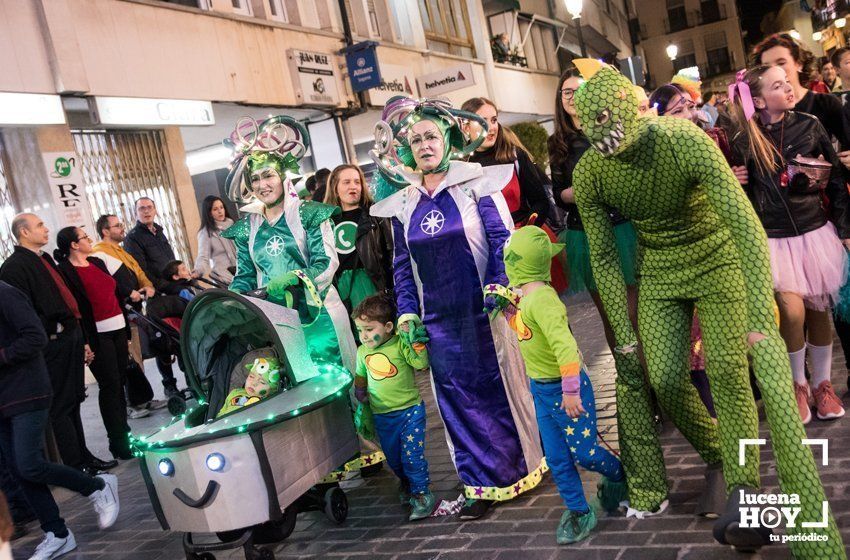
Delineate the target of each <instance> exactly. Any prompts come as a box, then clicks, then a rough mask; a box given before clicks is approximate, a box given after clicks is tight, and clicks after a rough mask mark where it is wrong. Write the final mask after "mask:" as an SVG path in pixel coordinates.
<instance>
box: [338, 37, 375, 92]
mask: <svg viewBox="0 0 850 560" xmlns="http://www.w3.org/2000/svg"><path fill="white" fill-rule="evenodd" d="M377 46H378V43H376V42H375V41H364V42H362V43H357V44H355V45H351V46H350V47H346V48H344V49H342V52H343V53H345V64H346V66H348V79H349V80H351V89H352V90H354V91H355V92H360V91H365V90H367V89H370V88H373V87H378V86H380V85H381V69H380V68H379V67H378V53H377V51H376V47H377Z"/></svg>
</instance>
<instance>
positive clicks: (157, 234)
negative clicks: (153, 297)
mask: <svg viewBox="0 0 850 560" xmlns="http://www.w3.org/2000/svg"><path fill="white" fill-rule="evenodd" d="M136 218H137V219H138V221H137V222H136V226H135V227H134V228H133V229H131V230H130V233H128V234H127V237H125V238H124V249H126V250H127V252H128V253H130V254H131V255H132V256H133V258H134V259H136V261H137V262H138V263H139V266H141V267H142V270H144V272H145V275H146V276H147V277H148V278H150V280H151V282H153V285H154V287H155V288H156V289H157V290H160V289H161V288H162V286H163V285H164V284H165V282H166V281H167V280H166V279H165V278H163V277H162V271H163V270H164V269H165V267H166V265H168V263H170V262H171V261H173V260H174V259H175V257H174V250H173V249H172V248H171V243H169V242H168V238H167V237H165V232H164V231H163V229H162V226H161V225H159V224H157V223H156V222H155V221H154V220H156V204H155V203H154V201H153V200H151V199H150V198H147V197H142V198H140V199H139V200H137V201H136ZM173 363H174V358H173V357H172V356H157V357H156V367H157V368H158V369H159V373H160V375H161V376H162V386H163V389H164V391H165V396H166V398H170V397H172V396H174V395H177V394H179V393H180V391H179V390H178V389H177V378H175V377H174V368H173V366H172V364H173Z"/></svg>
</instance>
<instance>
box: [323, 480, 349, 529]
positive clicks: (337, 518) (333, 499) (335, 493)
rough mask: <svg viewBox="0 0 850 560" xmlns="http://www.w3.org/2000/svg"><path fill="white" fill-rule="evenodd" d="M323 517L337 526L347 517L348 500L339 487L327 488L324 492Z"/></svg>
mask: <svg viewBox="0 0 850 560" xmlns="http://www.w3.org/2000/svg"><path fill="white" fill-rule="evenodd" d="M325 515H327V516H328V519H330V520H331V521H333V522H334V523H336V524H337V525H339V524H342V522H343V521H345V518H346V517H348V498H346V496H345V492H343V491H342V488H340V487H339V486H334V487H333V488H328V490H327V491H326V492H325Z"/></svg>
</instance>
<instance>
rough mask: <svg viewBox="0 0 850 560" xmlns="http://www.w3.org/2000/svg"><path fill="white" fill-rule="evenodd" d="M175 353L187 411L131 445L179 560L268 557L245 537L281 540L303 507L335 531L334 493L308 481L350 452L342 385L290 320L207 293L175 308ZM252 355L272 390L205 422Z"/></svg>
mask: <svg viewBox="0 0 850 560" xmlns="http://www.w3.org/2000/svg"><path fill="white" fill-rule="evenodd" d="M180 346H181V352H182V355H183V361H184V364H185V367H186V372H185V373H186V378H187V381H188V383H189V384H190V386H191V388H192V389H193V390H194V391H195V393H196V394H197V395H199V397H200V398H199V404H198V406H197V407H195V408H193V409H191V410H190V411H188V412H187V413H186V414H185V415H184V416H183V417H180V418H178V419H176V421H175V422H174V423H172V424H171V425H170V426H167V427H165V428H163V429H162V430H160V431H159V432H156V433H154V434H152V435H150V436H148V437H144V438H139V439H134V443H135V444H136V446H137V449H138V450H139V452H138V453H139V455H140V457H141V460H140V464H141V469H142V474H143V477H144V480H145V483H146V486H147V489H148V493H149V495H150V499H151V503H152V504H153V508H154V511H155V513H156V516H157V518H158V519H159V522H160V524H161V525H162V527H163V529H166V530H169V529H170V530H175V531H184V532H185V533H186V535H185V536H184V541H183V542H184V549H185V552H186V557H187V558H188V559H190V560H196V559H201V558H204V559H208V558H211V557H212V554H211V552H210V551H213V550H225V549H228V548H235V547H237V546H241V547H243V548H244V549H245V554H246V558H248V559H249V560H250V559H253V558H271V557H273V556H272V555H271V551H270V550H268V549H262V548H257V547H256V546H254V539H255V537H257V536H258V535H259V534H260V533H263V534H264V536H265V537H266V541H276V540H282V539H283V538H286V537H287V536H288V535H289V533H291V531H292V529H293V527H294V524H295V515H296V513H297V512H298V511H304V510H307V509H323V510H324V511H325V512H326V514H327V515H328V516H329V517H330V518H331V519H332V520H333V521H335V522H337V523H341V522H342V521H343V520H344V519H345V516H346V515H347V510H348V507H347V502H346V500H345V494H344V493H343V492H342V490H341V489H340V488H339V487H338V486H336V485H321V484H319V483H320V481H321V480H322V479H323V478H324V477H325V476H326V475H327V474H328V473H330V472H331V471H333V470H334V469H335V468H336V467H338V466H339V465H342V464H343V463H345V462H346V461H347V460H348V459H350V458H351V457H353V456H354V455H356V454H357V453H358V451H359V447H358V442H357V437H356V434H355V430H354V425H353V422H352V415H351V408H350V405H349V399H348V390H349V388H350V386H351V383H352V378H351V375H350V374H349V373H348V371H346V370H345V369H343V368H340V367H338V366H336V365H333V364H316V363H314V362H313V360H312V358H311V357H310V354H309V352H308V350H307V344H306V340H305V338H304V333H303V331H302V329H301V324H300V321H299V318H298V313H297V312H295V311H293V310H291V309H288V308H286V307H282V306H279V305H275V304H273V303H269V302H266V301H264V300H261V299H255V298H252V297H246V296H242V295H239V294H235V293H233V292H228V291H225V290H208V291H205V292H204V293H203V294H201V295H200V296H198V297H197V298H195V300H194V301H193V302H192V303H191V304H190V305H189V307H188V308H187V310H186V313H185V315H184V317H183V325H182V329H181V337H180ZM260 356H273V357H275V358H277V360H278V361H279V364H280V390H279V392H278V393H276V394H274V395H271V396H269V397H267V398H264V399H262V400H260V401H259V402H257V403H256V404H252V405H250V406H245V407H241V408H238V409H237V410H234V411H232V412H229V413H227V414H224V415H221V416H219V417H218V418H217V417H216V416H217V415H218V414H219V411H220V410H221V408H222V407H223V406H224V404H225V397H226V396H227V394H228V393H229V392H230V391H231V390H232V389H233V388H236V387H242V386H243V385H244V384H245V379H246V376H247V374H248V370H247V369H246V368H245V365H246V364H249V363H252V362H253V361H254V359H255V358H257V357H260ZM317 484H319V485H318V486H317ZM258 528H260V529H258ZM192 533H217V534H219V536H220V537H222V540H223V541H225V542H216V543H212V544H196V543H195V542H194V540H193V538H192ZM270 533H271V535H272V536H269V534H270Z"/></svg>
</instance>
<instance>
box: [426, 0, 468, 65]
mask: <svg viewBox="0 0 850 560" xmlns="http://www.w3.org/2000/svg"><path fill="white" fill-rule="evenodd" d="M419 11H420V12H421V14H422V26H423V27H424V29H425V39H426V41H427V42H428V48H429V49H430V50H432V51H437V52H444V53H449V54H454V55H458V56H464V57H467V58H475V48H474V47H473V45H472V33H471V31H470V27H469V14H468V13H467V10H466V2H465V0H419Z"/></svg>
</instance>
